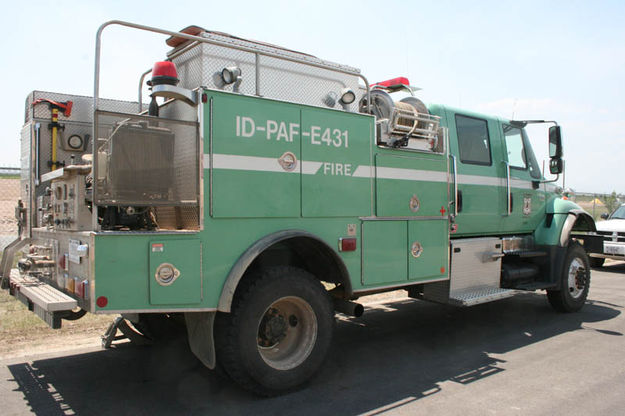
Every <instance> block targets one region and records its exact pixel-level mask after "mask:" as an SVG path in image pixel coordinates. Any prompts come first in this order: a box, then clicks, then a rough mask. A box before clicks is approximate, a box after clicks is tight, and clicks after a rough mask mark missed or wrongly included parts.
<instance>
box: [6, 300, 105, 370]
mask: <svg viewBox="0 0 625 416" xmlns="http://www.w3.org/2000/svg"><path fill="white" fill-rule="evenodd" d="M112 320H113V316H111V315H93V314H87V315H85V316H84V317H83V318H82V319H79V320H77V321H63V327H62V328H61V329H51V328H50V327H48V325H47V324H46V323H45V322H43V321H42V320H41V319H39V317H37V316H36V315H35V314H34V313H32V312H30V311H29V310H28V308H26V306H25V305H23V304H22V303H21V302H19V301H18V300H16V299H15V298H14V297H13V296H11V295H9V293H8V292H7V291H5V290H0V358H7V357H12V356H20V355H25V354H27V353H31V352H32V351H33V350H37V352H47V351H53V350H56V349H58V348H59V347H61V348H72V347H74V346H85V345H86V344H88V345H97V344H98V343H99V342H100V335H102V334H103V333H104V331H105V330H106V328H107V326H108V325H109V324H110V323H111V321H112Z"/></svg>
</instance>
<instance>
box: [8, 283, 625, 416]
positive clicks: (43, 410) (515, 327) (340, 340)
mask: <svg viewBox="0 0 625 416" xmlns="http://www.w3.org/2000/svg"><path fill="white" fill-rule="evenodd" d="M620 309H622V306H621V305H613V304H607V303H601V302H596V301H595V302H592V301H591V302H589V303H588V304H587V305H586V306H585V308H584V309H583V311H582V312H580V313H576V314H558V313H555V312H553V311H552V310H551V308H550V307H549V306H548V304H547V302H546V300H545V296H544V295H539V294H524V295H521V296H517V297H513V298H510V299H506V300H502V301H499V302H494V303H490V304H484V305H479V306H476V307H473V308H469V309H455V308H451V307H447V306H441V305H435V304H430V303H426V302H418V301H413V300H409V299H403V300H399V301H392V302H387V303H384V304H379V305H376V306H374V307H372V308H368V309H367V312H366V313H365V315H364V316H363V317H361V318H358V319H355V318H354V319H352V318H346V317H339V319H338V321H337V330H336V332H335V340H334V346H333V349H332V351H331V353H330V357H329V359H328V361H327V363H326V365H325V367H324V368H323V369H322V371H321V372H320V373H319V374H318V375H317V376H316V377H315V378H314V379H313V380H312V381H311V382H310V383H309V385H308V386H307V387H306V388H304V389H302V390H300V391H297V392H294V393H291V394H287V395H284V396H281V397H276V398H271V399H263V398H258V397H255V396H253V395H251V394H249V393H247V392H245V391H242V390H241V389H239V388H238V387H237V386H236V385H234V383H232V382H230V381H229V380H226V379H223V378H221V377H219V376H218V375H217V374H215V373H214V372H212V371H209V370H207V369H205V368H204V367H202V365H201V364H199V362H198V361H197V360H196V359H195V358H194V357H193V355H192V354H191V352H190V351H189V348H188V347H187V345H186V341H185V339H174V340H171V341H170V342H168V343H165V344H160V345H153V346H151V347H138V346H133V345H130V344H126V345H120V346H119V347H118V348H116V349H113V350H106V351H98V352H92V353H86V354H80V355H73V356H66V357H59V358H52V359H43V360H37V361H34V362H32V363H31V362H24V363H18V364H12V365H9V366H8V368H9V370H10V372H11V374H12V376H13V379H14V382H16V383H17V385H18V390H19V391H20V392H21V393H22V394H23V395H24V398H25V400H26V401H27V402H28V405H29V406H30V408H31V409H32V411H33V412H34V413H36V414H39V415H57V414H58V415H65V414H71V413H72V412H73V413H75V414H78V415H82V414H85V415H90V414H97V415H125V414H132V415H165V414H184V415H193V414H211V415H216V414H252V413H253V414H256V415H265V414H267V415H273V414H276V413H280V414H337V413H339V414H361V413H369V414H377V413H379V412H381V411H387V410H390V409H392V408H393V407H395V406H400V405H402V404H405V403H407V402H410V401H418V400H419V399H420V398H423V397H425V396H429V395H434V394H436V393H437V392H439V391H441V389H442V387H441V384H442V383H443V382H447V381H451V382H455V383H460V384H464V385H467V384H470V383H472V382H474V381H476V380H479V379H483V378H485V377H489V376H492V375H494V374H497V373H499V372H502V371H505V370H504V369H503V368H502V367H501V364H502V363H503V361H501V360H499V359H497V358H494V357H491V355H492V354H494V355H497V354H503V353H506V352H509V351H512V350H515V349H519V348H523V347H525V346H528V345H531V344H533V343H536V342H539V341H542V340H545V339H548V338H552V337H556V336H558V335H560V334H563V333H566V332H570V331H578V330H593V331H596V332H597V333H598V334H600V336H606V337H613V336H622V334H621V333H618V332H615V331H597V330H594V329H593V328H590V327H588V324H592V323H595V322H601V321H607V320H610V319H613V318H615V317H617V316H618V315H619V314H620V313H621V311H620Z"/></svg>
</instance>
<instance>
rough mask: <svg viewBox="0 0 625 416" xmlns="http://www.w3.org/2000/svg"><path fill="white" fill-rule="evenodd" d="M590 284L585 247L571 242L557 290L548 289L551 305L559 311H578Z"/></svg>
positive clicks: (582, 304)
mask: <svg viewBox="0 0 625 416" xmlns="http://www.w3.org/2000/svg"><path fill="white" fill-rule="evenodd" d="M589 286H590V262H589V261H588V255H587V254H586V252H585V251H584V249H583V247H582V246H581V245H579V243H577V242H571V244H570V245H569V248H568V250H567V253H566V258H565V260H564V267H563V268H562V275H561V276H560V284H559V287H558V289H557V290H548V291H547V298H548V299H549V303H550V304H551V306H552V307H553V308H554V309H555V310H557V311H559V312H576V311H578V310H580V309H581V308H582V306H584V303H585V302H586V298H587V297H588V289H589Z"/></svg>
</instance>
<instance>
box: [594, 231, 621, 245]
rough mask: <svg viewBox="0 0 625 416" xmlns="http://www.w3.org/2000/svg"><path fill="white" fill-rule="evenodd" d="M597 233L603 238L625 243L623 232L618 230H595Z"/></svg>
mask: <svg viewBox="0 0 625 416" xmlns="http://www.w3.org/2000/svg"><path fill="white" fill-rule="evenodd" d="M597 234H598V235H600V236H603V237H604V239H605V240H608V241H615V242H620V243H625V232H618V231H597Z"/></svg>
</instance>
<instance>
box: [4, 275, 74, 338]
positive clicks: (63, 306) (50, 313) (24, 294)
mask: <svg viewBox="0 0 625 416" xmlns="http://www.w3.org/2000/svg"><path fill="white" fill-rule="evenodd" d="M10 288H11V294H12V295H13V296H15V297H16V298H17V299H18V300H20V301H21V302H22V303H23V304H24V305H26V306H27V307H28V309H30V310H31V311H33V312H34V313H35V314H36V315H37V316H38V317H40V318H41V319H42V320H43V321H44V322H45V323H47V324H48V325H49V326H50V327H51V328H53V329H59V328H60V327H61V317H62V316H64V315H65V312H67V311H71V310H72V309H74V308H76V307H77V306H78V302H77V301H76V299H74V298H72V297H70V296H68V295H66V294H65V293H63V292H61V291H60V290H57V289H55V288H53V287H52V286H50V285H48V284H46V283H44V282H42V281H40V280H38V279H36V278H34V277H26V276H20V273H19V272H18V271H17V270H16V269H13V270H11V279H10Z"/></svg>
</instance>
